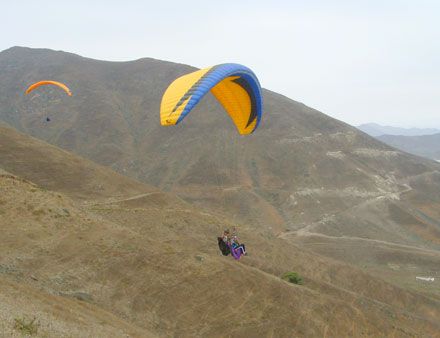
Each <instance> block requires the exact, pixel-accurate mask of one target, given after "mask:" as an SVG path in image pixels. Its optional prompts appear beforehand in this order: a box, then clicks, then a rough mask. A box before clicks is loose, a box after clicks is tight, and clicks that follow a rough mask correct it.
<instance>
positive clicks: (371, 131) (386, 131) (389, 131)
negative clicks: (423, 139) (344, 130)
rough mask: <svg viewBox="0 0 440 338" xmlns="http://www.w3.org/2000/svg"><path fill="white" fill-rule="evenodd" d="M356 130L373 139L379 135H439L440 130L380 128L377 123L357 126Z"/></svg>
mask: <svg viewBox="0 0 440 338" xmlns="http://www.w3.org/2000/svg"><path fill="white" fill-rule="evenodd" d="M357 128H358V129H360V130H362V131H363V132H364V133H367V134H368V135H370V136H373V137H377V136H381V135H401V136H421V135H432V134H437V133H440V129H435V128H399V127H391V126H381V125H380V124H377V123H365V124H361V125H359V126H357Z"/></svg>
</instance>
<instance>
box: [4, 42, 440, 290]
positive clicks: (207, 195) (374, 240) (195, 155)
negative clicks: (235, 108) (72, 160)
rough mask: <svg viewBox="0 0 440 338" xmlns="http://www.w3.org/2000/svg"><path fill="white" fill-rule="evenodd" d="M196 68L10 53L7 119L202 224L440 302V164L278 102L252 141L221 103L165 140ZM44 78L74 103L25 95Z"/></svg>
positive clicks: (50, 95) (270, 101)
mask: <svg viewBox="0 0 440 338" xmlns="http://www.w3.org/2000/svg"><path fill="white" fill-rule="evenodd" d="M193 69H194V68H192V67H189V66H185V65H180V64H174V63H169V62H163V61H159V60H154V59H140V60H136V61H132V62H104V61H97V60H91V59H87V58H83V57H80V56H78V55H73V54H69V53H64V52H55V51H50V50H40V49H28V48H18V47H15V48H11V49H9V50H6V51H3V52H1V53H0V72H1V77H0V119H2V120H4V121H6V122H7V123H9V124H11V125H13V126H14V127H15V128H17V129H19V130H21V131H23V132H25V133H28V134H30V135H33V136H35V137H38V138H40V139H42V140H46V141H48V142H49V143H51V144H54V145H57V146H59V147H61V148H64V149H66V150H69V151H73V152H75V153H76V154H79V155H81V156H84V157H86V158H88V159H90V160H92V161H95V162H97V163H100V164H103V165H106V166H110V167H112V168H113V169H115V170H116V171H118V172H119V173H122V174H125V175H127V176H130V177H132V178H134V179H137V180H140V181H142V182H145V183H148V184H151V185H154V186H156V187H159V188H161V189H163V190H166V191H169V192H173V193H175V194H177V195H178V196H180V197H181V198H183V199H185V200H186V201H187V202H190V203H191V204H192V205H193V206H195V207H198V208H199V209H200V210H204V211H203V212H206V211H208V212H209V213H211V214H215V215H217V216H221V217H226V218H228V219H229V220H232V221H233V222H236V223H237V222H238V223H239V224H240V225H241V226H246V227H250V228H251V229H254V231H261V232H262V233H264V234H265V236H274V235H275V236H277V237H279V239H280V240H283V242H282V243H285V244H286V243H290V244H291V245H293V246H299V247H301V248H302V249H307V250H308V249H311V250H313V251H315V252H318V253H320V254H323V255H325V256H329V257H333V258H336V259H338V260H342V261H344V262H347V263H350V264H354V265H357V266H358V267H359V268H361V269H363V270H364V271H367V272H368V273H370V274H374V276H379V278H381V279H385V280H387V281H389V282H391V283H393V284H395V285H398V286H399V287H403V288H405V289H412V290H416V291H418V290H423V292H426V294H428V295H429V297H431V296H432V297H436V296H438V290H439V289H438V285H439V284H437V283H438V279H437V280H436V282H435V283H432V284H426V285H425V284H420V283H419V282H417V281H416V279H415V277H416V276H419V275H429V276H436V277H438V276H439V275H438V273H439V272H438V269H436V266H438V264H437V257H438V250H439V244H440V222H439V219H440V213H439V210H440V195H439V191H440V166H439V164H437V163H435V162H433V161H429V160H423V159H420V158H418V157H414V156H411V155H408V154H406V153H403V152H400V151H397V150H395V149H394V148H391V147H389V146H387V145H385V144H383V143H381V142H379V141H377V140H374V139H373V138H371V137H369V136H367V135H366V134H364V133H362V132H360V131H358V130H357V129H355V128H353V127H350V126H348V125H346V124H344V123H342V122H340V121H337V120H334V119H332V118H330V117H328V116H326V115H324V114H322V113H320V112H318V111H316V110H314V109H311V108H309V107H307V106H305V105H303V104H301V103H298V102H295V101H293V100H290V99H288V98H286V97H284V96H281V95H279V94H276V93H273V92H270V91H268V90H265V91H264V102H265V113H264V117H263V120H262V123H261V127H260V128H259V129H258V130H257V131H256V132H255V133H254V134H253V135H250V136H247V137H241V136H239V135H237V133H236V131H235V130H234V128H233V125H232V123H231V122H230V121H229V119H228V117H227V115H226V114H225V112H224V111H223V110H222V109H221V107H220V106H219V105H218V103H217V102H216V101H215V100H214V99H213V98H212V97H210V96H208V97H206V98H205V99H204V100H203V102H201V103H200V104H199V105H198V107H197V108H196V109H195V110H194V111H193V112H192V113H191V115H190V116H188V118H186V119H185V121H184V122H183V123H182V124H180V125H179V126H176V127H168V128H164V127H161V126H160V125H159V116H158V114H159V105H160V100H161V96H162V93H163V92H164V90H165V88H166V87H167V86H168V85H169V83H171V82H172V80H174V79H175V78H176V77H178V76H179V75H181V74H184V73H186V72H189V71H191V70H193ZM43 78H45V79H48V78H51V79H56V80H58V81H64V82H66V83H67V84H68V85H69V87H70V88H71V89H72V91H73V97H67V96H65V95H63V93H59V92H58V91H57V90H56V89H55V88H44V89H41V90H39V91H38V92H34V93H33V94H31V95H30V96H27V97H26V96H23V94H22V93H23V91H24V89H25V88H26V87H27V85H29V84H30V83H32V82H34V81H37V80H40V79H43ZM47 116H49V117H51V122H49V123H47V122H46V121H45V118H46V117H47ZM135 201H136V200H135ZM133 203H134V202H133ZM285 244H284V245H285ZM286 250H287V249H286Z"/></svg>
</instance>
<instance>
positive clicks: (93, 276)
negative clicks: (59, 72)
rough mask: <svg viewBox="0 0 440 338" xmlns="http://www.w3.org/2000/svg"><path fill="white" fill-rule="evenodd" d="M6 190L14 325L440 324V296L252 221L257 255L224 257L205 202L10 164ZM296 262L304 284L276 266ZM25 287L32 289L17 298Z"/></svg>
mask: <svg viewBox="0 0 440 338" xmlns="http://www.w3.org/2000/svg"><path fill="white" fill-rule="evenodd" d="M0 193H1V194H0V196H1V200H0V213H1V215H2V217H1V219H0V228H1V229H2V234H3V235H2V239H1V242H2V245H1V246H0V257H1V259H0V267H1V269H0V273H1V278H2V280H3V279H4V280H5V281H4V282H2V285H5V286H6V287H5V288H2V291H1V292H0V295H1V297H2V299H6V301H7V302H6V304H7V308H5V310H6V311H8V310H10V311H12V312H11V313H10V314H9V315H8V316H6V317H5V318H6V320H7V322H6V323H5V325H3V326H2V328H3V329H5V330H8V331H6V332H10V325H12V324H13V323H12V318H13V316H22V315H26V316H28V318H29V317H33V316H35V317H36V318H37V319H38V320H39V321H40V323H41V324H42V332H46V333H47V335H48V336H50V337H52V336H57V334H58V333H60V332H66V333H68V334H70V335H73V336H81V332H82V331H81V330H82V328H83V327H84V326H83V325H85V323H86V322H87V323H90V324H89V325H91V327H92V328H93V330H95V331H96V332H98V333H100V334H102V335H104V334H105V333H106V332H109V331H110V332H112V330H114V331H113V333H112V336H123V335H122V334H120V333H122V332H124V334H128V335H130V336H134V337H135V336H137V335H138V334H140V336H143V337H144V336H148V335H149V334H154V335H157V336H159V337H169V336H180V337H202V336H209V337H224V336H230V337H250V336H259V337H270V336H276V337H291V336H292V335H294V336H322V335H323V336H326V335H327V336H348V335H354V336H357V335H364V336H371V337H375V336H378V335H393V334H394V335H399V336H402V337H405V336H420V335H425V336H432V337H434V336H435V335H436V334H437V333H438V332H439V329H440V327H439V324H438V321H437V320H436V319H437V318H438V316H439V315H440V300H439V299H435V298H433V297H427V296H423V295H422V294H420V293H414V292H408V291H404V290H402V289H400V288H396V287H394V286H392V285H390V284H387V283H385V282H383V281H381V280H380V279H374V278H372V277H371V276H369V275H367V274H365V273H363V272H361V271H359V270H357V269H354V268H352V267H350V266H348V265H344V264H340V263H337V262H336V261H332V260H329V259H326V258H323V257H319V256H317V255H315V254H311V253H307V252H304V251H302V250H298V248H296V247H295V246H285V245H283V242H284V241H283V240H281V239H276V238H273V237H270V236H269V237H267V236H265V235H264V234H261V233H257V232H255V231H254V230H253V229H249V228H246V227H243V228H241V229H240V231H241V234H242V236H243V237H245V238H246V240H247V244H248V247H249V248H250V250H249V252H250V253H249V256H248V257H245V258H244V259H243V260H242V261H240V262H236V261H234V260H232V259H231V258H230V257H223V256H221V255H220V254H219V252H218V249H217V248H216V243H215V238H213V236H212V235H213V234H214V233H216V232H218V231H219V230H220V229H221V228H222V227H224V226H227V224H224V223H221V222H219V221H218V220H217V219H216V218H215V217H212V216H210V215H209V214H207V213H204V212H199V211H197V210H193V209H191V208H186V209H181V208H177V209H173V208H162V207H158V206H157V205H154V204H152V203H151V201H148V200H147V201H145V200H144V199H143V198H141V199H140V200H137V201H136V200H135V199H127V200H126V201H116V202H115V201H107V202H103V201H97V202H95V203H89V204H88V205H87V206H85V207H81V206H78V205H77V204H76V203H74V201H72V200H70V199H69V198H68V197H66V196H63V195H60V194H59V193H53V192H50V191H46V190H42V189H40V188H39V187H38V186H35V185H33V184H31V183H30V182H26V181H23V180H21V179H19V178H18V177H15V176H13V175H10V174H7V173H3V174H1V175H0ZM89 202H92V201H89ZM189 243H191V245H189ZM291 269H294V270H296V271H301V273H302V275H303V276H304V285H303V286H298V285H292V284H289V283H286V282H284V281H282V280H281V279H280V278H279V277H278V276H279V275H280V274H281V273H283V272H285V271H287V270H291ZM17 289H18V290H21V292H24V293H25V294H26V295H27V297H26V298H23V297H20V299H19V301H17V302H16V303H14V304H11V299H12V297H14V296H13V295H14V294H15V292H16V291H15V290H17ZM52 295H56V296H52ZM60 296H61V297H63V298H66V299H65V300H63V299H59V298H57V297H60ZM76 299H80V300H81V301H78V300H76ZM34 301H37V303H36V304H35V303H33V302H34ZM41 302H43V303H44V307H42V308H40V307H38V306H37V307H35V306H36V305H38V304H39V303H41ZM83 302H84V303H83ZM30 304H34V305H33V306H30ZM94 307H99V308H100V309H101V310H93V311H94V314H93V315H92V316H87V318H84V316H85V315H87V314H88V313H89V311H92V309H93V308H94ZM72 311H74V312H73V313H72ZM75 311H80V312H81V315H78V316H79V317H75V313H76V312H75ZM108 312H111V313H112V315H111V314H109V313H108ZM67 313H68V315H67ZM0 314H1V315H2V316H3V317H4V316H5V312H0ZM112 316H116V317H118V318H119V319H111V317H112ZM76 321H79V322H80V323H81V324H78V325H77V324H75V322H76ZM74 325H76V326H75V327H76V328H75V330H74V329H73V328H72V326H74ZM99 330H102V331H99ZM119 332H120V333H119Z"/></svg>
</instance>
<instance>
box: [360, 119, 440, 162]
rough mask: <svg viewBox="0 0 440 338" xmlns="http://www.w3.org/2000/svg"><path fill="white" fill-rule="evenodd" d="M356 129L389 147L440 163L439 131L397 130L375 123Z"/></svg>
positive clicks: (427, 129)
mask: <svg viewBox="0 0 440 338" xmlns="http://www.w3.org/2000/svg"><path fill="white" fill-rule="evenodd" d="M357 128H358V129H360V130H362V131H363V132H365V133H367V134H369V135H371V136H373V137H375V138H376V139H378V140H379V141H382V142H384V143H386V144H388V145H389V146H391V147H394V148H397V149H399V150H402V151H405V152H407V153H410V154H414V155H418V156H422V157H427V158H430V159H433V160H436V161H440V129H435V128H399V127H390V126H381V125H379V124H376V123H366V124H361V125H360V126H358V127H357Z"/></svg>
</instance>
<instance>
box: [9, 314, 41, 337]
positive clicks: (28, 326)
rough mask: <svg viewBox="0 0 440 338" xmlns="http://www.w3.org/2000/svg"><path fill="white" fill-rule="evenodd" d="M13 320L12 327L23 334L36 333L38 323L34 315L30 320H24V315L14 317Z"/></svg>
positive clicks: (30, 334)
mask: <svg viewBox="0 0 440 338" xmlns="http://www.w3.org/2000/svg"><path fill="white" fill-rule="evenodd" d="M14 321H15V324H14V329H16V330H18V331H20V332H21V333H22V334H24V335H29V336H32V335H34V334H37V332H38V327H39V326H40V323H39V322H36V318H35V317H34V318H33V319H31V320H26V318H25V317H23V318H15V319H14Z"/></svg>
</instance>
